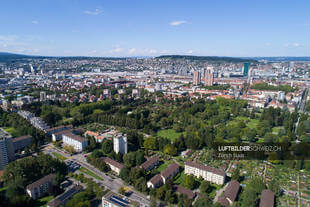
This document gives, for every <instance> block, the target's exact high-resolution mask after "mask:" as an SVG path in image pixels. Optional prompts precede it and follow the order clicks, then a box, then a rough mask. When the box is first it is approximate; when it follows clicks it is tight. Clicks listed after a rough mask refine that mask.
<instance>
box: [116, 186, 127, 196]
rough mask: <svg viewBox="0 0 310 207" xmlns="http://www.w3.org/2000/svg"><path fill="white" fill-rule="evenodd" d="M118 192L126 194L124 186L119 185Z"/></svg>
mask: <svg viewBox="0 0 310 207" xmlns="http://www.w3.org/2000/svg"><path fill="white" fill-rule="evenodd" d="M118 193H119V194H121V195H126V190H125V188H124V187H120V188H119V189H118Z"/></svg>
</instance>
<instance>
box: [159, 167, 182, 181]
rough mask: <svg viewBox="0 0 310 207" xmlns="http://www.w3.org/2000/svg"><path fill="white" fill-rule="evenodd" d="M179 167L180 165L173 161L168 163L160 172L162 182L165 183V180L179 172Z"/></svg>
mask: <svg viewBox="0 0 310 207" xmlns="http://www.w3.org/2000/svg"><path fill="white" fill-rule="evenodd" d="M179 169H180V166H179V165H178V164H177V163H175V162H174V163H172V164H171V165H169V166H168V167H167V168H166V169H165V170H164V171H163V172H161V177H162V179H163V183H164V184H165V183H166V182H167V180H169V179H170V178H173V177H174V176H176V174H178V172H179Z"/></svg>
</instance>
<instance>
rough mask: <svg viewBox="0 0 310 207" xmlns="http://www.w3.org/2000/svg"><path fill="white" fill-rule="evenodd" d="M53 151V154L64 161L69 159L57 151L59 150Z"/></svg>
mask: <svg viewBox="0 0 310 207" xmlns="http://www.w3.org/2000/svg"><path fill="white" fill-rule="evenodd" d="M52 153H53V155H54V156H55V157H56V158H58V159H60V160H62V161H64V160H66V159H67V158H66V157H64V156H62V155H61V154H59V153H57V152H52Z"/></svg>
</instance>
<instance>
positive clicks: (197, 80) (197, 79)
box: [193, 71, 201, 86]
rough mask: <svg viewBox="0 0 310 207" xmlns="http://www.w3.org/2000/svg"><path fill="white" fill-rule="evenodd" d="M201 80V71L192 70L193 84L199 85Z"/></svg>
mask: <svg viewBox="0 0 310 207" xmlns="http://www.w3.org/2000/svg"><path fill="white" fill-rule="evenodd" d="M200 82H201V73H200V72H199V71H194V77H193V84H194V85H196V86H197V85H200Z"/></svg>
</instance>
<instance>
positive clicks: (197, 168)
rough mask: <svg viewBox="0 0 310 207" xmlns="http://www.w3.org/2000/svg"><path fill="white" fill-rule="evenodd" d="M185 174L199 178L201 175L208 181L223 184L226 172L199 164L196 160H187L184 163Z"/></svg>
mask: <svg viewBox="0 0 310 207" xmlns="http://www.w3.org/2000/svg"><path fill="white" fill-rule="evenodd" d="M184 172H185V174H186V175H194V176H195V177H197V178H199V177H202V178H203V179H204V180H207V181H210V182H212V183H215V184H217V185H223V184H224V182H225V177H226V173H225V171H224V170H220V169H217V168H213V167H210V166H205V165H200V164H198V163H196V162H190V161H187V162H186V163H185V170H184Z"/></svg>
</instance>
